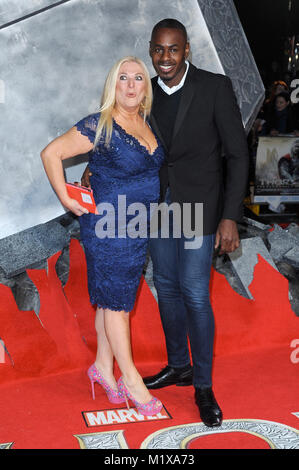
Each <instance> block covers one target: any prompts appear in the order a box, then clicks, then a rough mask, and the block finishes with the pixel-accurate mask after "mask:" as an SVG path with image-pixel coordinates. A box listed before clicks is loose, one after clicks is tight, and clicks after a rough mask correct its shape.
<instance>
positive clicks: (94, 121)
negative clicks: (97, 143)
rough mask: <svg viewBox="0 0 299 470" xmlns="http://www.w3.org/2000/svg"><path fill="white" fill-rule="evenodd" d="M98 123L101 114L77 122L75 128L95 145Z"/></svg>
mask: <svg viewBox="0 0 299 470" xmlns="http://www.w3.org/2000/svg"><path fill="white" fill-rule="evenodd" d="M98 121H99V113H96V114H90V115H89V116H87V117H85V118H83V119H81V121H79V122H77V124H75V127H76V128H77V130H78V131H79V132H81V134H82V135H85V136H86V137H88V138H89V140H90V142H91V143H92V144H93V143H94V139H95V135H96V130H97V125H98Z"/></svg>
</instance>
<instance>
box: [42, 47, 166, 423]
mask: <svg viewBox="0 0 299 470" xmlns="http://www.w3.org/2000/svg"><path fill="white" fill-rule="evenodd" d="M151 102H152V88H151V81H150V77H149V73H148V71H147V69H146V67H145V65H144V63H143V62H142V61H141V60H139V59H137V58H135V57H131V56H129V57H125V58H123V59H122V60H120V61H118V62H117V63H116V64H115V65H114V66H113V67H112V69H111V70H110V72H109V74H108V76H107V79H106V83H105V87H104V92H103V96H102V102H101V108H100V112H99V113H95V114H91V115H89V116H87V117H86V118H84V119H82V120H81V121H79V122H78V123H77V124H76V125H75V126H74V127H72V128H71V129H70V130H69V131H68V132H66V133H65V134H64V135H62V136H60V137H58V138H57V139H55V140H53V141H52V142H51V143H50V144H49V145H48V146H47V147H46V148H45V149H44V150H43V151H42V152H41V158H42V161H43V164H44V168H45V171H46V173H47V176H48V178H49V181H50V183H51V184H52V186H53V188H54V190H55V191H56V193H57V195H58V197H59V199H60V201H61V203H62V204H63V205H64V206H65V207H66V208H67V209H69V210H70V211H72V212H73V213H74V214H76V215H78V216H80V217H79V220H80V227H81V239H82V242H83V245H84V249H85V255H86V261H87V269H88V288H89V294H90V301H91V303H92V304H96V305H97V310H96V319H95V327H96V332H97V338H98V349H97V355H96V359H95V363H94V364H93V365H92V366H91V367H90V368H89V370H88V376H89V378H90V381H91V385H92V394H93V398H94V383H95V382H98V383H99V384H101V385H102V386H103V388H104V390H105V391H106V393H107V397H108V399H109V400H110V401H111V402H113V403H121V402H124V401H126V403H127V405H128V399H130V400H131V401H132V402H133V403H134V405H135V406H136V407H137V409H138V411H139V412H140V413H142V414H145V415H152V414H156V413H158V412H159V411H160V410H161V408H162V403H161V402H160V401H159V400H157V399H156V398H154V397H152V396H151V394H150V393H149V391H148V389H147V388H146V387H145V385H144V383H143V380H142V377H141V376H140V374H139V373H138V371H137V369H136V367H135V365H134V362H133V359H132V353H131V341H130V328H129V315H128V313H129V312H130V311H131V310H132V309H133V307H134V304H135V299H136V293H137V289H138V286H139V282H140V278H141V275H142V269H143V266H144V262H145V258H146V252H147V236H144V235H143V236H142V237H133V236H130V234H128V232H129V231H126V228H128V225H130V221H131V223H133V222H134V220H133V219H134V216H135V215H136V214H134V215H128V214H127V213H126V212H125V213H126V215H125V219H124V218H123V212H122V214H120V211H119V207H118V206H119V201H120V200H121V201H122V202H124V201H125V202H126V205H127V206H128V205H129V204H133V203H142V205H143V206H142V207H145V208H146V210H147V212H146V214H147V216H146V218H147V220H146V222H147V224H148V223H149V213H150V212H149V207H150V204H151V203H153V202H157V201H158V199H159V188H160V183H159V169H160V167H161V165H162V163H163V160H164V153H163V149H162V146H161V144H160V142H159V141H158V140H157V138H156V136H155V135H154V134H153V132H152V130H151V128H150V127H149V125H148V123H147V117H148V116H149V113H150V109H151ZM87 152H90V159H89V168H90V171H91V173H92V176H91V178H90V184H91V188H92V189H93V192H94V197H95V202H96V204H97V205H98V208H99V207H100V206H99V204H103V203H104V204H106V206H104V207H108V208H109V207H110V208H111V207H112V208H113V211H110V212H109V210H108V212H107V211H106V212H105V210H104V211H102V212H103V213H101V210H100V211H99V214H92V213H86V212H87V211H86V210H85V209H84V207H82V206H80V204H79V203H78V202H77V201H76V200H75V199H71V198H70V197H69V196H68V194H67V191H66V186H65V179H64V175H63V167H62V160H64V159H66V158H70V157H73V156H75V155H79V154H84V153H87ZM112 219H113V220H112ZM105 224H106V225H105ZM107 226H109V227H113V228H114V230H113V233H112V232H111V231H110V232H109V231H107V233H106V235H107V236H105V233H104V232H105V228H107ZM100 232H101V233H100ZM103 233H104V236H103ZM144 327H145V328H146V324H145V325H144ZM114 358H115V359H116V361H117V362H118V365H119V368H120V370H121V373H122V377H120V379H119V381H118V383H117V381H116V379H115V377H114Z"/></svg>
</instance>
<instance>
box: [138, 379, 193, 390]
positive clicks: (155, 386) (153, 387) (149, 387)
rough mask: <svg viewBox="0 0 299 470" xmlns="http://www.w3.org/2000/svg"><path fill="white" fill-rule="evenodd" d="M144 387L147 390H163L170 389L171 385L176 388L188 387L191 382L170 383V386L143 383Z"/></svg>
mask: <svg viewBox="0 0 299 470" xmlns="http://www.w3.org/2000/svg"><path fill="white" fill-rule="evenodd" d="M145 385H146V387H147V388H148V389H149V390H157V389H159V388H165V387H171V386H172V385H175V386H176V387H189V386H190V385H193V383H192V381H190V382H181V383H171V384H165V385H153V386H151V385H147V384H146V383H145Z"/></svg>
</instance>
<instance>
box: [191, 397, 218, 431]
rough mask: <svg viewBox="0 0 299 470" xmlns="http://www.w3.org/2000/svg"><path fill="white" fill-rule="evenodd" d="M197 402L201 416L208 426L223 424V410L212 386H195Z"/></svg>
mask: <svg viewBox="0 0 299 470" xmlns="http://www.w3.org/2000/svg"><path fill="white" fill-rule="evenodd" d="M195 403H196V404H197V406H198V409H199V413H200V417H201V419H202V421H203V423H204V424H205V425H206V426H209V427H214V426H221V423H222V411H221V409H220V407H219V405H218V403H217V401H216V398H215V396H214V393H213V390H212V388H195Z"/></svg>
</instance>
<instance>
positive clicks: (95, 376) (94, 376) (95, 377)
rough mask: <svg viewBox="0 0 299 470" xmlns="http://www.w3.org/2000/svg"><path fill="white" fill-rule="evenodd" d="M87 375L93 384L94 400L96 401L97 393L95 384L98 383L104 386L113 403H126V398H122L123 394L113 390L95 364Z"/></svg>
mask: <svg viewBox="0 0 299 470" xmlns="http://www.w3.org/2000/svg"><path fill="white" fill-rule="evenodd" d="M87 375H88V377H89V379H90V383H91V392H92V398H93V399H95V393H94V383H95V382H97V383H98V384H100V385H102V387H103V389H104V390H105V392H106V394H107V397H108V400H109V401H110V402H111V403H124V402H125V398H124V397H123V396H122V394H121V393H120V392H119V391H118V390H113V388H111V387H110V386H109V385H108V384H107V382H106V381H105V379H104V378H103V377H102V376H101V374H100V372H99V371H98V369H97V368H96V366H95V365H94V364H93V365H92V366H90V368H89V369H88V371H87Z"/></svg>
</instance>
